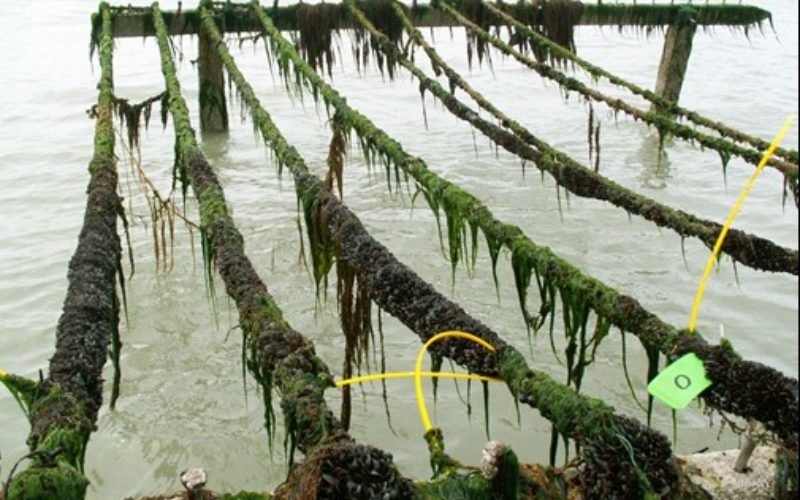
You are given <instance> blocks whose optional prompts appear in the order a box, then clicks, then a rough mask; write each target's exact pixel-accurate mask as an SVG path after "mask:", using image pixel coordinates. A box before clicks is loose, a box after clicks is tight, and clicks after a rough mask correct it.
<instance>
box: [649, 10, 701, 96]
mask: <svg viewBox="0 0 800 500" xmlns="http://www.w3.org/2000/svg"><path fill="white" fill-rule="evenodd" d="M695 15H696V11H695V10H694V9H692V8H684V9H681V11H680V12H679V15H678V21H677V22H676V23H675V24H670V25H669V28H667V36H666V37H665V39H664V50H663V52H662V53H661V64H659V66H658V78H657V79H656V94H657V95H658V96H659V97H663V98H664V99H667V100H668V101H672V102H675V103H677V102H678V98H679V97H680V95H681V87H682V86H683V77H684V76H685V75H686V67H687V66H688V65H689V55H690V54H691V53H692V39H693V38H694V32H695V31H696V30H697V22H696V20H695ZM651 109H652V110H654V111H655V110H657V109H658V106H656V105H655V104H653V105H652V106H651Z"/></svg>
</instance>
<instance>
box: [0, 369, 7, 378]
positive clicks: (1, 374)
mask: <svg viewBox="0 0 800 500" xmlns="http://www.w3.org/2000/svg"><path fill="white" fill-rule="evenodd" d="M7 375H8V372H7V371H5V370H3V369H1V368H0V379H4V378H6V376H7Z"/></svg>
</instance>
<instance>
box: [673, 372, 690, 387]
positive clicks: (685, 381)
mask: <svg viewBox="0 0 800 500" xmlns="http://www.w3.org/2000/svg"><path fill="white" fill-rule="evenodd" d="M675 386H676V387H677V388H678V389H683V390H686V389H688V388H689V387H691V386H692V379H690V378H689V377H687V376H686V375H683V374H681V375H676V376H675Z"/></svg>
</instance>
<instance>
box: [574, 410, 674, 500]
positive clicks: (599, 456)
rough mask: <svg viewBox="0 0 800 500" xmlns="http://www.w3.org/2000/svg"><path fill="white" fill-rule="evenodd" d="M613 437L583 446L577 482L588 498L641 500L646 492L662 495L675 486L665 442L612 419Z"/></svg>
mask: <svg viewBox="0 0 800 500" xmlns="http://www.w3.org/2000/svg"><path fill="white" fill-rule="evenodd" d="M616 424H617V426H618V431H619V432H617V433H609V434H607V436H608V437H607V439H604V440H602V441H599V440H598V441H592V442H589V443H587V444H586V447H585V448H584V449H583V451H582V452H581V456H582V461H581V465H580V470H581V474H580V481H581V484H582V486H583V490H584V492H585V493H586V495H587V497H588V498H608V499H614V498H643V497H644V494H645V492H646V491H647V489H649V490H650V491H652V492H654V493H656V494H659V495H664V494H666V493H668V492H669V491H670V490H672V488H673V487H674V486H675V485H676V484H677V481H678V472H677V468H676V463H675V457H674V456H673V455H672V449H671V448H670V444H669V440H668V439H667V437H666V436H664V435H663V434H661V433H660V432H656V431H654V430H652V429H648V428H647V427H645V426H643V425H642V424H641V423H639V422H638V421H637V420H634V419H631V418H627V417H622V416H619V415H617V416H616Z"/></svg>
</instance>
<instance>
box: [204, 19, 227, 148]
mask: <svg viewBox="0 0 800 500" xmlns="http://www.w3.org/2000/svg"><path fill="white" fill-rule="evenodd" d="M197 77H198V79H199V81H200V131H201V132H203V133H207V132H227V131H228V108H227V105H226V102H225V80H224V78H223V76H222V61H221V60H220V58H219V54H218V53H217V50H216V47H214V45H213V43H212V42H211V40H210V39H209V37H208V35H207V34H206V32H205V30H204V29H201V30H200V32H199V33H198V57H197Z"/></svg>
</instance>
